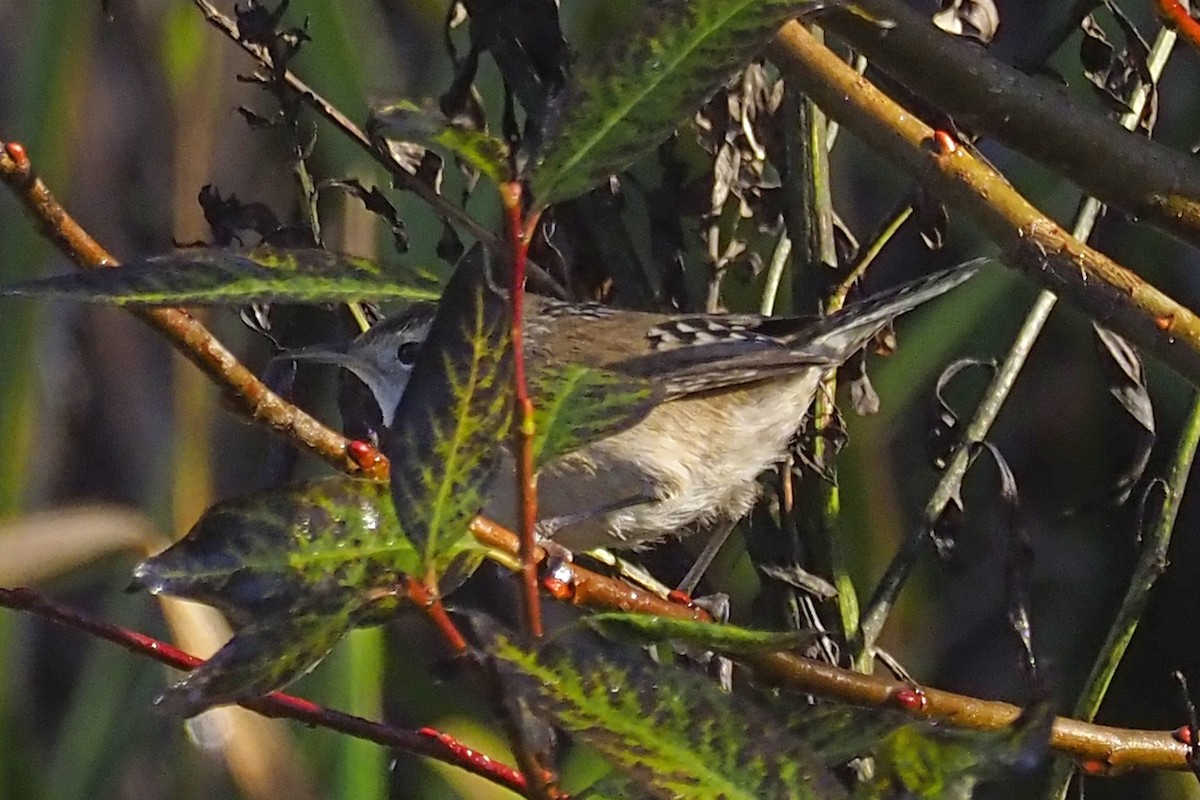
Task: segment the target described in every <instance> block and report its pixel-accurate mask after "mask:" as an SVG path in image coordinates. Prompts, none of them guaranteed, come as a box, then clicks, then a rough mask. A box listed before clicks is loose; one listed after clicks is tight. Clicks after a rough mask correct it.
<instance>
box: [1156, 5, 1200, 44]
mask: <svg viewBox="0 0 1200 800" xmlns="http://www.w3.org/2000/svg"><path fill="white" fill-rule="evenodd" d="M1155 3H1156V5H1157V6H1158V15H1159V16H1160V17H1162V18H1163V21H1165V22H1166V23H1167V26H1168V27H1170V28H1172V29H1174V31H1175V32H1176V33H1178V34H1179V35H1180V36H1182V37H1183V38H1184V39H1187V40H1188V42H1189V43H1191V45H1192V47H1195V48H1196V49H1198V50H1200V22H1197V21H1196V20H1194V19H1192V15H1191V14H1189V13H1188V10H1187V9H1186V8H1184V7H1183V5H1182V4H1181V3H1180V2H1179V0H1155Z"/></svg>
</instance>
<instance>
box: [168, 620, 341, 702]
mask: <svg viewBox="0 0 1200 800" xmlns="http://www.w3.org/2000/svg"><path fill="white" fill-rule="evenodd" d="M355 622H356V605H355V604H345V605H341V606H338V605H336V604H335V605H332V606H329V607H324V606H317V607H312V608H308V607H303V608H298V609H293V610H291V611H289V612H287V613H283V614H276V615H271V616H267V617H263V618H261V619H257V620H255V621H254V622H251V623H250V624H249V625H246V626H245V627H243V628H242V629H241V630H239V631H238V632H237V633H236V634H234V636H233V638H232V639H230V640H229V641H228V642H226V644H225V646H224V647H222V648H221V649H220V650H218V651H217V653H216V655H214V656H213V657H212V658H210V659H209V660H208V661H206V662H204V663H203V664H201V665H200V666H199V667H196V669H194V670H192V671H191V672H190V673H189V674H188V676H187V677H186V678H184V679H183V680H181V681H179V682H178V683H176V684H175V685H174V686H172V687H171V688H170V689H167V691H165V692H163V693H162V694H161V695H159V697H158V699H157V700H155V704H156V705H157V706H158V707H159V708H160V709H162V710H163V711H165V712H166V713H168V714H176V715H178V716H181V717H191V716H195V715H196V714H199V713H200V712H201V711H204V710H205V709H207V708H209V707H210V706H214V705H222V704H225V703H236V702H238V701H239V700H246V699H249V698H252V697H258V696H261V695H264V694H267V693H268V692H271V691H274V690H276V689H279V688H280V687H283V686H286V685H287V684H288V683H290V682H292V681H293V680H295V679H296V678H298V677H300V676H301V675H303V674H304V673H305V672H307V671H308V670H310V669H312V668H313V667H315V666H316V665H317V664H318V663H320V661H321V659H323V658H324V657H325V656H326V655H327V654H328V653H329V651H330V650H332V649H333V646H334V645H335V644H337V642H338V640H339V639H341V638H342V636H344V635H345V634H346V633H347V632H348V631H349V630H350V629H351V628H353V627H354V625H355Z"/></svg>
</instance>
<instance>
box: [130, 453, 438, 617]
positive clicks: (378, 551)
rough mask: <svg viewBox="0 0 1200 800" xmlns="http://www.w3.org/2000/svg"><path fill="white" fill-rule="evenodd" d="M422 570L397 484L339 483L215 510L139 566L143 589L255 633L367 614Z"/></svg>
mask: <svg viewBox="0 0 1200 800" xmlns="http://www.w3.org/2000/svg"><path fill="white" fill-rule="evenodd" d="M418 567H419V558H418V556H417V552H416V550H415V549H413V546H412V545H411V544H410V543H409V541H408V539H407V538H405V537H404V536H403V535H402V534H401V532H400V527H399V524H398V523H397V521H396V512H395V510H394V508H393V507H392V502H391V493H390V491H389V489H388V486H387V484H385V483H380V482H378V481H368V480H360V479H355V478H348V477H344V476H337V477H331V478H325V479H322V480H316V481H309V482H306V483H300V484H296V485H293V486H289V487H285V488H281V489H274V490H271V491H266V492H259V493H257V494H251V495H246V496H244V497H239V498H235V499H232V500H227V501H225V502H222V503H218V504H216V505H214V506H213V507H212V508H210V509H209V510H208V511H207V512H205V514H204V516H203V517H201V518H200V521H199V522H197V523H196V525H195V526H194V527H193V528H192V529H191V531H189V532H188V534H187V536H185V537H184V538H183V539H181V540H179V541H178V542H176V543H175V544H173V545H172V546H171V547H169V548H167V549H166V550H164V551H163V552H162V553H159V554H158V555H156V556H153V557H152V558H148V559H146V560H145V561H143V562H142V563H141V564H139V565H138V567H137V568H136V569H135V570H134V585H135V586H136V587H138V588H144V589H146V590H148V591H150V592H151V593H153V594H160V593H161V594H169V595H175V596H177V597H186V598H188V599H191V600H196V601H198V602H201V603H206V604H208V605H212V606H215V607H217V608H219V609H220V610H221V611H223V612H224V613H226V614H227V615H228V616H229V617H230V618H232V619H233V620H235V621H238V622H242V623H247V624H248V623H250V622H251V621H253V620H256V619H261V618H265V617H271V616H279V615H284V616H286V615H287V614H289V613H292V612H293V611H294V610H295V609H297V608H309V607H312V606H313V605H314V604H315V603H318V602H319V603H321V604H328V603H332V604H333V605H334V606H340V605H342V604H343V603H348V604H354V603H357V604H358V605H360V606H361V605H365V604H366V603H367V602H368V601H369V599H370V598H371V597H372V596H373V593H377V590H387V589H390V588H392V587H393V586H395V585H396V584H397V583H398V582H399V581H400V580H402V579H403V577H404V576H405V575H408V574H413V573H415V571H416V569H417V568H418Z"/></svg>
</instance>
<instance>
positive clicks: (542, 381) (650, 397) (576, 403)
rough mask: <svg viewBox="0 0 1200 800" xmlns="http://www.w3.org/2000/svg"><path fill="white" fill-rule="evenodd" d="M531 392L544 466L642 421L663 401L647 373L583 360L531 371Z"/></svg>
mask: <svg viewBox="0 0 1200 800" xmlns="http://www.w3.org/2000/svg"><path fill="white" fill-rule="evenodd" d="M529 393H530V395H531V396H532V397H533V398H534V399H535V406H534V424H535V425H536V427H537V434H536V436H535V438H534V443H533V454H534V461H535V462H536V463H537V464H538V465H539V466H540V465H542V464H546V463H548V462H550V461H553V460H554V459H555V458H558V457H559V456H561V455H563V454H565V453H569V452H571V451H572V450H577V449H579V448H580V447H583V446H584V445H587V444H589V443H591V442H594V441H596V440H597V439H601V438H603V437H605V436H611V435H613V434H615V433H619V432H621V431H623V430H626V429H627V428H630V427H632V426H633V425H636V424H637V423H638V422H641V421H642V420H643V419H644V418H645V416H646V415H647V414H649V413H650V411H651V409H653V408H654V406H655V405H657V404H658V402H659V398H658V396H657V394H656V391H655V386H654V384H653V383H652V382H651V381H649V380H647V379H644V378H638V377H633V376H629V375H618V374H617V373H615V372H607V371H604V370H599V369H592V368H589V367H584V366H582V365H579V364H568V365H565V366H543V367H541V368H539V369H537V370H536V371H533V372H531V373H530V375H529Z"/></svg>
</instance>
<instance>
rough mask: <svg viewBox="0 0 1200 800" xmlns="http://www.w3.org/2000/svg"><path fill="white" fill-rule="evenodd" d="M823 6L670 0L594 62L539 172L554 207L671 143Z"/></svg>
mask: <svg viewBox="0 0 1200 800" xmlns="http://www.w3.org/2000/svg"><path fill="white" fill-rule="evenodd" d="M818 5H821V4H820V3H818V2H816V1H815V0H808V1H807V2H805V1H804V0H667V2H659V3H654V4H652V6H651V11H650V12H648V17H647V20H646V25H645V30H644V31H643V32H642V33H641V34H638V35H634V36H629V37H628V38H627V39H626V41H625V43H623V44H622V45H618V46H617V48H616V49H617V52H616V53H615V54H614V55H612V56H611V57H608V58H606V59H605V60H602V61H600V62H598V63H594V64H590V65H586V66H584V67H583V68H582V69H580V70H577V71H576V73H575V80H574V83H573V84H572V86H571V88H570V89H569V90H568V95H567V97H566V99H565V101H563V105H562V110H561V112H560V113H559V116H558V117H557V118H556V119H554V120H552V121H551V123H550V126H549V129H548V132H547V136H546V145H545V148H544V150H543V152H542V153H541V158H540V163H538V164H537V165H536V166H535V167H534V169H533V171H532V174H531V175H530V186H531V188H532V190H533V195H534V200H535V202H536V203H537V204H538V205H539V206H543V207H544V206H547V205H549V204H551V203H556V202H559V201H562V200H567V199H570V198H571V197H575V196H576V195H579V194H582V193H584V192H586V191H588V190H589V189H591V188H592V187H593V186H595V185H596V184H597V183H599V182H600V181H602V180H603V179H604V178H605V177H607V176H608V175H611V174H613V173H616V172H620V171H622V170H624V169H625V168H627V167H628V166H630V165H631V164H632V163H633V162H635V161H636V160H637V159H638V158H640V157H641V156H643V155H645V154H647V153H649V152H650V151H652V150H653V149H654V148H655V147H657V146H658V145H659V144H661V143H662V142H663V141H664V140H665V139H666V138H667V137H668V136H669V135H670V134H671V131H673V130H674V129H675V128H677V127H678V126H679V125H681V124H683V122H684V121H685V120H686V119H687V118H688V116H689V115H691V114H692V113H694V112H695V110H696V107H697V106H698V105H699V104H700V103H702V102H703V101H704V100H706V99H707V98H709V97H710V96H712V94H713V93H714V92H716V90H717V89H719V88H720V87H721V85H722V84H723V83H724V82H725V81H727V80H728V79H729V77H730V75H731V74H732V73H733V72H734V71H735V70H736V69H738V68H739V67H741V66H742V65H743V64H745V63H746V62H748V61H749V60H750V59H751V58H753V56H754V55H755V53H757V52H758V50H759V49H760V48H761V47H762V46H763V45H764V44H766V43H767V41H769V40H770V38H771V36H772V35H774V33H775V31H776V30H777V29H778V28H779V26H780V24H781V23H782V22H783V21H784V20H786V19H788V18H789V17H793V16H796V15H797V14H798V13H802V12H803V11H805V10H808V9H811V8H814V7H816V6H818Z"/></svg>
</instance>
